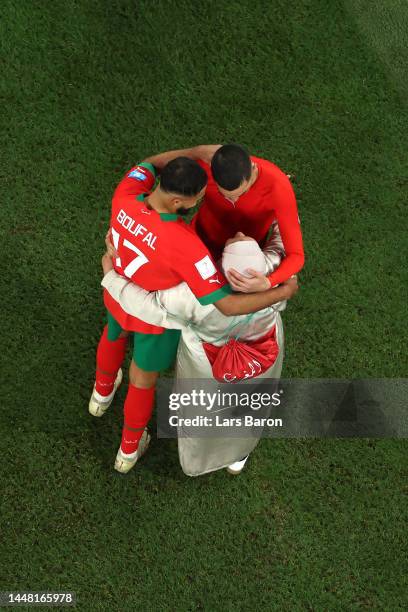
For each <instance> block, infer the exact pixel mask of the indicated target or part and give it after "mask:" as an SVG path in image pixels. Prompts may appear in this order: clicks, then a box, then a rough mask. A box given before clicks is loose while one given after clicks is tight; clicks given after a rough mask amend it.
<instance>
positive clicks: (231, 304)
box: [214, 277, 298, 316]
mask: <svg viewBox="0 0 408 612" xmlns="http://www.w3.org/2000/svg"><path fill="white" fill-rule="evenodd" d="M297 291H298V284H297V279H296V277H293V278H290V279H289V280H287V281H285V282H284V283H283V284H282V285H280V286H279V287H276V288H275V289H268V290H267V291H262V292H259V293H242V294H240V295H236V294H235V295H228V296H226V297H223V298H221V299H220V300H218V301H217V302H214V306H215V307H216V308H218V310H219V311H220V312H222V314H224V315H226V316H235V315H243V314H250V313H251V312H257V311H258V310H262V309H263V308H268V306H272V305H273V304H277V303H278V302H282V301H284V300H290V298H291V297H293V296H294V295H295V293H297Z"/></svg>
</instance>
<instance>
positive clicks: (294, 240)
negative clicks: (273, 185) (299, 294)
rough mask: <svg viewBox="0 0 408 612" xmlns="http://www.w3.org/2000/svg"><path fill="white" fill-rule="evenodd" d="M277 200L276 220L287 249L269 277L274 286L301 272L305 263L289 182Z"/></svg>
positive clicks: (280, 191) (282, 188)
mask: <svg viewBox="0 0 408 612" xmlns="http://www.w3.org/2000/svg"><path fill="white" fill-rule="evenodd" d="M277 199H278V200H279V206H277V207H276V220H277V222H278V226H279V231H280V235H281V238H282V242H283V247H284V249H285V257H284V258H283V259H282V263H281V264H280V266H279V267H278V268H277V269H276V270H275V271H274V272H272V274H270V275H269V276H268V279H269V281H270V283H271V285H272V286H273V285H277V284H279V283H282V282H283V281H285V280H286V279H287V278H289V277H290V276H292V274H296V273H297V272H299V270H301V269H302V268H303V265H304V263H305V254H304V251H303V240H302V231H301V229H300V223H299V216H298V210H297V206H296V198H295V194H294V192H293V189H292V185H291V184H290V182H289V181H287V183H286V184H285V185H283V186H282V187H281V188H280V190H279V194H278V195H277Z"/></svg>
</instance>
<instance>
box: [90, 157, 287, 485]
mask: <svg viewBox="0 0 408 612" xmlns="http://www.w3.org/2000/svg"><path fill="white" fill-rule="evenodd" d="M155 182H156V171H155V168H154V166H153V165H152V164H151V163H149V162H142V163H140V164H139V165H138V166H136V167H134V168H132V170H130V172H128V173H127V174H126V176H125V177H124V178H123V180H122V181H121V182H120V184H119V185H118V187H117V189H116V191H115V193H114V196H113V201H112V216H111V238H112V242H113V245H114V247H115V249H116V258H115V262H114V266H115V269H116V271H117V272H118V273H120V274H122V275H123V276H126V277H127V278H129V279H131V280H132V281H133V282H135V283H136V284H138V285H139V286H141V287H142V288H143V289H146V290H148V291H153V290H157V289H166V288H170V287H172V286H174V285H177V284H179V283H180V282H183V281H185V282H186V283H187V284H188V286H189V287H190V289H191V291H192V292H193V293H194V295H195V296H196V298H197V299H198V300H199V301H200V303H201V304H203V305H206V304H215V305H216V307H217V308H218V309H219V310H220V311H221V312H223V313H224V314H227V315H228V314H247V313H250V312H254V311H257V310H260V309H262V308H265V307H266V306H269V305H271V304H273V303H275V302H278V301H281V300H283V299H287V298H288V297H291V295H293V293H294V292H295V291H296V287H294V285H293V284H288V285H286V286H285V285H283V286H281V287H279V288H277V289H269V290H268V291H265V292H263V293H258V294H252V295H239V296H238V295H231V288H230V286H229V285H228V283H227V281H226V279H225V277H224V276H223V274H222V272H220V271H219V270H217V268H216V266H215V265H214V262H213V259H212V258H211V256H210V254H209V252H208V250H207V248H206V247H205V245H204V244H203V242H202V241H201V240H200V238H199V237H198V236H197V234H196V233H195V231H194V230H193V229H192V228H191V227H190V226H189V225H187V224H186V223H185V222H184V221H183V219H182V217H181V216H180V214H181V215H182V214H183V213H185V212H187V211H188V209H190V208H192V207H193V206H195V205H196V203H197V200H198V199H199V198H201V197H203V195H204V193H205V188H206V184H207V175H206V173H205V171H204V170H203V168H201V167H200V165H199V164H197V163H196V162H195V161H193V160H191V159H189V158H183V157H179V158H176V159H173V160H172V161H171V162H170V163H168V164H167V165H166V166H165V167H164V168H163V170H162V172H161V175H160V182H159V184H158V185H156V184H155ZM104 300H105V305H106V307H107V310H108V324H107V326H106V327H105V329H104V332H103V334H102V337H101V339H100V342H99V345H98V349H97V368H96V383H95V386H94V390H93V393H92V397H91V400H90V403H89V411H90V413H91V414H93V415H94V416H102V415H103V414H104V412H105V411H106V409H107V408H108V407H109V406H110V404H111V402H112V400H113V397H114V394H115V391H116V388H117V387H118V385H119V384H120V382H121V376H122V373H121V369H120V367H121V365H122V362H123V359H124V356H125V351H126V342H127V337H128V335H129V332H132V333H133V338H134V347H133V359H132V362H131V366H130V375H129V379H130V380H129V388H128V393H127V397H126V400H125V406H124V427H123V432H122V442H121V446H120V448H119V451H118V454H117V457H116V462H115V469H117V470H118V471H119V472H122V473H126V472H128V471H129V470H130V469H131V467H133V465H134V464H135V463H136V461H137V460H138V458H139V457H140V456H141V455H142V454H143V452H144V450H145V449H146V448H147V446H148V443H149V439H150V438H149V435H148V433H147V430H146V425H147V423H148V421H149V419H150V416H151V413H152V409H153V402H154V391H155V384H156V380H157V377H158V373H159V371H160V370H163V369H166V368H168V367H170V366H171V364H172V363H173V360H174V358H175V354H176V350H177V345H178V340H179V332H178V331H176V330H165V329H164V328H161V327H157V326H154V325H149V324H146V323H144V322H143V321H141V320H139V319H137V318H135V317H132V316H130V315H128V314H127V313H126V312H125V311H123V310H122V309H121V307H120V305H119V304H118V303H117V302H115V300H114V299H113V298H112V297H111V296H110V295H109V293H107V292H105V295H104Z"/></svg>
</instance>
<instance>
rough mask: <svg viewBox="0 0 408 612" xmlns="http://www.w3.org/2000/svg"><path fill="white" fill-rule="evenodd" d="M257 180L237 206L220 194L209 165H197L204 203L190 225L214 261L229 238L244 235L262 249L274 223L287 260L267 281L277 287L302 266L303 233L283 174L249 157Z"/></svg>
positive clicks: (276, 168)
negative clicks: (201, 175)
mask: <svg viewBox="0 0 408 612" xmlns="http://www.w3.org/2000/svg"><path fill="white" fill-rule="evenodd" d="M251 160H252V162H254V163H255V164H256V165H257V166H258V177H257V179H256V181H255V183H254V184H253V185H252V187H251V188H250V189H249V190H248V191H247V192H246V193H244V194H243V195H242V196H240V197H239V198H238V200H237V201H236V202H234V203H233V202H231V201H230V200H227V199H226V198H225V197H224V196H223V195H222V194H221V193H220V192H219V191H218V187H217V184H216V182H215V181H214V179H213V177H212V173H211V168H210V166H209V165H208V164H206V163H205V162H203V161H202V160H199V161H198V163H199V164H200V166H201V167H202V168H204V170H205V171H206V172H207V176H208V184H207V189H206V192H205V197H204V202H203V204H202V206H201V208H200V210H199V211H198V213H197V214H196V215H195V217H194V219H193V221H192V227H194V229H195V230H196V232H197V234H198V236H199V237H200V238H201V240H202V241H203V242H204V243H205V244H206V246H207V247H208V249H209V250H210V253H211V254H212V255H213V257H214V258H215V259H216V260H217V259H218V258H219V257H220V255H221V253H222V251H223V249H224V245H225V241H226V240H228V238H232V237H233V236H234V235H235V234H236V232H244V234H246V235H247V236H251V237H252V238H255V240H256V241H257V242H258V243H259V245H260V246H261V247H262V246H263V245H264V242H265V240H266V237H267V234H268V231H269V228H270V226H271V224H272V223H273V222H274V221H277V223H278V226H279V231H280V234H281V237H282V242H283V246H284V247H285V253H286V256H285V258H284V259H283V260H282V263H281V264H280V266H279V267H278V268H277V269H276V270H275V272H273V273H272V274H271V275H270V276H269V277H268V278H269V280H270V281H271V285H272V286H273V285H278V284H279V283H282V282H284V281H285V280H287V279H288V278H290V277H291V276H292V275H293V274H296V272H299V270H301V268H302V267H303V264H304V258H305V256H304V252H303V241H302V232H301V229H300V224H299V217H298V211H297V206H296V199H295V194H294V193H293V189H292V185H291V184H290V181H289V179H288V177H287V176H286V174H284V173H283V172H282V171H281V170H280V169H279V168H278V167H277V166H275V164H272V163H271V162H270V161H267V160H266V159H261V158H259V157H252V156H251Z"/></svg>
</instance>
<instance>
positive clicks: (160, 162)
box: [144, 144, 221, 170]
mask: <svg viewBox="0 0 408 612" xmlns="http://www.w3.org/2000/svg"><path fill="white" fill-rule="evenodd" d="M220 146H221V145H220V144H217V145H198V146H196V147H190V148H189V149H175V150H174V151H166V152H165V153H159V154H158V155H152V156H150V157H147V158H146V159H145V160H144V162H146V163H149V164H152V165H153V166H154V167H155V168H157V169H158V170H161V169H162V168H164V166H165V165H166V164H168V163H169V162H170V161H172V160H173V159H176V157H190V158H191V159H194V160H197V159H202V160H203V161H205V162H206V163H207V164H210V163H211V160H212V157H213V155H214V153H215V152H216V150H217V149H219V148H220Z"/></svg>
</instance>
